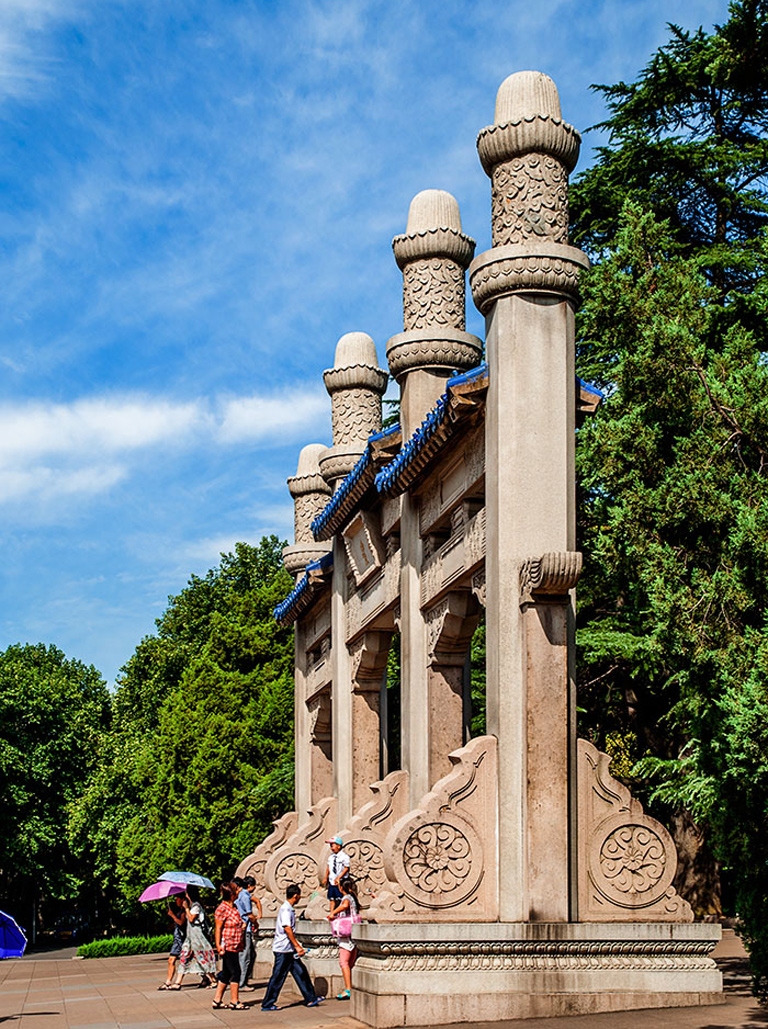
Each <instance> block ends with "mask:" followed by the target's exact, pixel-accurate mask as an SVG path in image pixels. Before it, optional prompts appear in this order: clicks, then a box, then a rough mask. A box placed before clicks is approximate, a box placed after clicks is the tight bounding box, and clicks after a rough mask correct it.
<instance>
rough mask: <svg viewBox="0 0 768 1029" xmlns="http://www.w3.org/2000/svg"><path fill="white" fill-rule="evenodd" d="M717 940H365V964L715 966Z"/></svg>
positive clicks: (407, 967)
mask: <svg viewBox="0 0 768 1029" xmlns="http://www.w3.org/2000/svg"><path fill="white" fill-rule="evenodd" d="M714 945H715V941H714V940H706V939H705V940H694V941H690V940H664V941H661V942H659V941H656V940H653V941H643V940H636V941H635V940H633V941H627V940H620V941H607V940H594V941H581V940H568V941H559V940H504V941H499V940H483V941H464V940H461V941H459V940H449V941H444V940H426V941H423V942H422V941H416V940H414V941H411V940H407V941H400V940H388V941H378V940H377V941H372V940H360V941H359V942H358V949H359V951H360V956H361V960H362V963H363V966H365V965H367V963H368V961H370V960H371V959H373V960H374V961H375V967H376V968H377V969H379V968H380V969H381V970H382V971H388V972H395V971H425V972H426V971H433V970H435V971H436V970H441V969H445V970H448V971H459V970H462V971H465V970H466V971H471V970H477V971H486V970H489V971H490V970H505V969H510V970H513V969H528V970H530V969H531V968H534V967H535V968H536V969H537V970H547V971H549V970H552V971H570V970H574V971H591V970H598V971H599V970H602V969H619V970H626V969H636V970H637V971H641V972H651V971H660V972H677V971H680V972H683V971H715V970H716V968H717V966H716V964H715V962H714V961H713V960H712V958H710V957H709V956H708V955H709V953H710V952H711V951H712V949H713V948H714Z"/></svg>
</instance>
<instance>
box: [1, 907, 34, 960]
mask: <svg viewBox="0 0 768 1029" xmlns="http://www.w3.org/2000/svg"><path fill="white" fill-rule="evenodd" d="M26 946H27V937H26V936H25V935H24V930H23V929H22V928H21V927H20V926H19V925H18V924H17V923H16V922H15V921H14V920H13V919H12V918H11V916H10V915H6V913H5V912H4V911H0V958H20V957H21V955H22V954H23V953H24V948H25V947H26Z"/></svg>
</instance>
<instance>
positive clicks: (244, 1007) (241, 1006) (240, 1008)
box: [227, 1000, 248, 1011]
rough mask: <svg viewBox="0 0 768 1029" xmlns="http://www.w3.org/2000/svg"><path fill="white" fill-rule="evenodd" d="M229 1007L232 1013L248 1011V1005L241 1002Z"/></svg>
mask: <svg viewBox="0 0 768 1029" xmlns="http://www.w3.org/2000/svg"><path fill="white" fill-rule="evenodd" d="M227 1007H228V1008H229V1010H230V1011H247V1010H248V1005H247V1004H243V1002H242V1001H241V1000H239V1001H238V1002H237V1004H227Z"/></svg>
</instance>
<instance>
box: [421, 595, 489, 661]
mask: <svg viewBox="0 0 768 1029" xmlns="http://www.w3.org/2000/svg"><path fill="white" fill-rule="evenodd" d="M479 615H480V612H479V609H478V605H477V601H476V600H475V598H474V597H473V596H472V594H471V593H470V592H469V591H467V590H455V591H453V592H451V593H449V594H447V596H445V597H444V598H443V599H442V600H441V601H440V602H439V603H437V604H436V605H435V606H434V607H433V608H431V610H429V611H428V612H427V615H426V622H427V661H428V662H429V664H430V665H463V664H464V660H465V658H466V655H467V649H468V648H469V645H470V643H471V642H472V634H473V633H474V631H475V629H476V628H477V622H478V619H479Z"/></svg>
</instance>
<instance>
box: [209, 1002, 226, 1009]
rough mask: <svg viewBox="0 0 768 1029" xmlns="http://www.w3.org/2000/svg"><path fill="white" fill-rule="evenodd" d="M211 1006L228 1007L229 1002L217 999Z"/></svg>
mask: <svg viewBox="0 0 768 1029" xmlns="http://www.w3.org/2000/svg"><path fill="white" fill-rule="evenodd" d="M211 1007H212V1008H226V1007H228V1005H227V1004H225V1003H224V1001H221V1000H215V1001H214V1002H213V1004H211Z"/></svg>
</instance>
